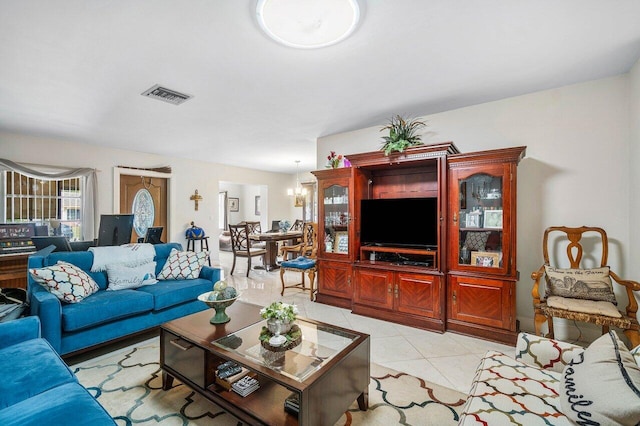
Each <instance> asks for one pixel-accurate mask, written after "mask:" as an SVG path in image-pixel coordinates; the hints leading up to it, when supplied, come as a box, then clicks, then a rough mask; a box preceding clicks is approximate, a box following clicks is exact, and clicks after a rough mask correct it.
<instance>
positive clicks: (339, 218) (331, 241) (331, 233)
mask: <svg viewBox="0 0 640 426" xmlns="http://www.w3.org/2000/svg"><path fill="white" fill-rule="evenodd" d="M323 196H324V232H325V235H324V250H325V252H327V253H339V254H348V253H349V188H348V187H346V186H340V185H332V186H330V187H328V188H326V189H325V190H324V194H323Z"/></svg>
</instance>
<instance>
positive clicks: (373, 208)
mask: <svg viewBox="0 0 640 426" xmlns="http://www.w3.org/2000/svg"><path fill="white" fill-rule="evenodd" d="M360 218H361V219H360V242H361V244H363V245H372V244H379V245H382V246H390V247H393V246H399V247H416V248H433V249H435V248H437V246H438V223H439V217H438V199H437V198H385V199H375V200H362V204H361V210H360Z"/></svg>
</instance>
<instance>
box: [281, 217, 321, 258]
mask: <svg viewBox="0 0 640 426" xmlns="http://www.w3.org/2000/svg"><path fill="white" fill-rule="evenodd" d="M300 231H302V241H301V242H299V243H298V244H295V245H290V246H282V247H281V248H280V255H281V256H282V258H283V259H285V260H286V259H287V257H288V256H289V254H292V255H294V256H295V257H298V256H307V255H309V254H311V252H312V251H313V250H314V247H316V246H317V242H316V240H317V239H318V224H317V223H315V222H305V223H304V224H303V226H302V228H301V229H300Z"/></svg>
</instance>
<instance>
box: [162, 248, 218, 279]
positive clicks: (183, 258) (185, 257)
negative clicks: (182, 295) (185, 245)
mask: <svg viewBox="0 0 640 426" xmlns="http://www.w3.org/2000/svg"><path fill="white" fill-rule="evenodd" d="M208 257H209V253H208V252H206V251H200V252H197V253H196V252H192V251H178V250H176V249H171V253H169V257H168V258H167V261H166V263H165V264H164V266H163V267H162V271H160V273H159V274H158V279H159V280H192V279H195V278H198V277H199V276H200V270H201V269H202V267H203V266H204V263H205V262H206V261H207V259H208Z"/></svg>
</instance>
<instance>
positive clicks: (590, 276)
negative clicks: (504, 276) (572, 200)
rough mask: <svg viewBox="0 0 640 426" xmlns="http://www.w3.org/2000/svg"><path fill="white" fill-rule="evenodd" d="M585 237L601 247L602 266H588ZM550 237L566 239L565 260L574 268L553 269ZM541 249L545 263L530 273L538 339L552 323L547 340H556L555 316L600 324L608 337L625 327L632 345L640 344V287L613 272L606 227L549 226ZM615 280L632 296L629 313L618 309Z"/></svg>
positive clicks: (628, 307)
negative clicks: (639, 297)
mask: <svg viewBox="0 0 640 426" xmlns="http://www.w3.org/2000/svg"><path fill="white" fill-rule="evenodd" d="M585 234H586V235H588V238H585V240H591V241H590V244H589V247H591V246H592V244H591V243H592V242H593V243H594V244H593V246H600V247H601V255H600V265H599V266H600V267H599V268H591V269H588V268H585V267H584V265H583V263H584V262H582V261H583V259H584V258H587V259H588V258H590V257H589V256H585V244H584V243H581V240H582V238H583V236H584V235H585ZM550 235H553V237H554V238H556V237H559V238H561V241H564V243H566V244H567V246H566V259H567V260H568V262H569V266H570V269H559V268H554V267H552V265H551V263H550V256H549V245H550V239H549V236H550ZM594 238H595V241H593V240H594ZM555 241H557V240H554V243H555ZM556 246H557V245H556ZM556 246H554V247H556ZM542 250H543V256H544V265H542V266H541V267H540V268H539V269H538V270H537V271H535V272H533V273H532V274H531V278H532V279H533V281H534V283H533V289H532V291H531V295H532V297H533V308H534V326H535V332H536V334H537V335H538V336H541V326H542V324H544V323H545V322H547V324H548V328H549V333H548V334H547V337H549V338H553V337H554V331H553V318H563V319H568V320H575V321H581V322H587V323H592V324H597V325H600V326H602V333H603V334H604V333H607V332H608V331H609V327H611V326H613V327H618V328H621V329H622V330H624V334H625V335H626V336H627V338H628V339H629V340H630V341H631V345H632V346H637V345H640V326H639V324H638V318H637V312H638V303H637V302H636V299H635V296H634V294H633V292H634V291H639V290H640V283H637V282H636V281H630V280H623V279H621V278H620V277H619V276H618V275H617V274H616V273H614V272H613V271H610V270H609V267H608V266H607V258H608V251H609V249H608V238H607V234H606V232H605V231H604V230H603V229H601V228H595V227H586V226H583V227H580V228H569V227H564V226H558V227H550V228H547V229H546V230H545V232H544V237H543V242H542ZM590 254H591V253H589V255H590ZM558 257H560V256H558ZM562 257H563V258H564V256H562ZM553 259H556V257H553ZM542 277H545V290H546V292H545V294H542V295H541V291H540V289H541V286H540V284H541V283H542V282H543V281H542ZM611 279H613V280H611ZM613 282H615V283H616V284H618V285H620V286H622V287H623V288H624V290H625V292H626V294H627V297H628V300H629V301H628V304H627V306H626V308H625V309H624V311H620V310H618V308H617V307H616V306H615V304H617V301H616V297H615V294H614V292H613Z"/></svg>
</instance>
